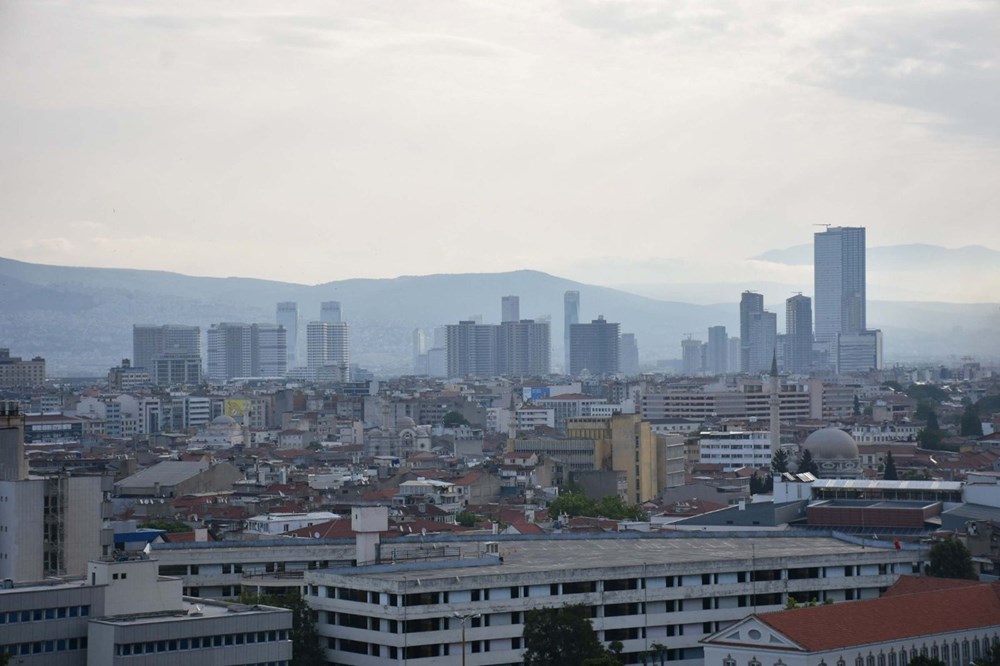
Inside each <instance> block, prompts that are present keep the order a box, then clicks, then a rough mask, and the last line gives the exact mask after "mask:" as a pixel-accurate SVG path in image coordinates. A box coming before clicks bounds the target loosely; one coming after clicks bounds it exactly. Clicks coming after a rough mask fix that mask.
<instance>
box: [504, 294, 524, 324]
mask: <svg viewBox="0 0 1000 666" xmlns="http://www.w3.org/2000/svg"><path fill="white" fill-rule="evenodd" d="M505 321H521V299H520V298H519V297H518V296H504V297H502V298H501V299H500V323H501V324H502V323H503V322H505Z"/></svg>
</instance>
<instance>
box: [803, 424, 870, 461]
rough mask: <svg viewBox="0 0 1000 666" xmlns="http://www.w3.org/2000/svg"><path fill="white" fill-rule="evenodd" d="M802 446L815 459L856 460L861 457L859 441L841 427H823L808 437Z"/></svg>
mask: <svg viewBox="0 0 1000 666" xmlns="http://www.w3.org/2000/svg"><path fill="white" fill-rule="evenodd" d="M802 448H803V449H805V450H807V451H809V453H811V454H812V457H813V460H817V461H819V460H854V459H857V458H858V457H859V454H858V443H857V442H855V441H854V438H853V437H851V436H850V435H849V434H847V433H846V432H844V431H843V430H841V429H840V428H822V429H820V430H817V431H816V432H814V433H812V434H811V435H809V436H808V437H806V441H804V442H803V443H802Z"/></svg>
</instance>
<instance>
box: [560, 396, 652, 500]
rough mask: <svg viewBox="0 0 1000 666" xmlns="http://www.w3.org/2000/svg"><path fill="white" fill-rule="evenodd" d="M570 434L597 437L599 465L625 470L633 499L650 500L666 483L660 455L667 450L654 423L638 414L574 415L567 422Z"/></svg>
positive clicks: (577, 436)
mask: <svg viewBox="0 0 1000 666" xmlns="http://www.w3.org/2000/svg"><path fill="white" fill-rule="evenodd" d="M566 435H567V436H569V437H572V438H586V439H592V440H594V442H595V446H596V447H597V452H596V453H595V456H596V460H595V464H597V465H598V467H597V469H601V470H605V471H616V472H624V473H625V476H626V488H627V492H626V498H627V500H628V502H629V503H631V504H641V503H642V502H646V501H649V500H651V499H653V498H654V497H656V496H657V495H659V494H660V491H661V490H663V487H664V486H665V485H666V479H665V478H661V476H660V473H659V472H660V466H661V465H660V457H661V456H662V455H664V454H665V451H660V450H659V448H658V446H657V444H658V439H657V436H656V433H654V432H653V431H652V429H651V428H650V424H649V423H648V422H647V421H643V420H642V419H641V418H640V417H639V416H638V415H637V414H616V415H614V416H611V417H609V418H593V417H578V418H572V419H569V423H568V424H567V427H566ZM664 474H665V469H664Z"/></svg>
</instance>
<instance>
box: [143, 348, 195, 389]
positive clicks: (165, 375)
mask: <svg viewBox="0 0 1000 666" xmlns="http://www.w3.org/2000/svg"><path fill="white" fill-rule="evenodd" d="M150 375H151V379H152V380H153V382H154V383H155V384H157V385H159V386H197V385H198V384H201V380H202V367H201V355H197V356H195V355H192V354H182V353H176V354H175V353H170V352H168V353H164V354H159V355H157V356H156V357H155V358H154V359H153V367H152V368H151V370H150Z"/></svg>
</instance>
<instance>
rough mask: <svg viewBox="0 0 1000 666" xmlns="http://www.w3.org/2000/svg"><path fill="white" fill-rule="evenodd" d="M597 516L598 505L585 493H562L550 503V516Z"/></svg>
mask: <svg viewBox="0 0 1000 666" xmlns="http://www.w3.org/2000/svg"><path fill="white" fill-rule="evenodd" d="M564 513H565V514H566V515H567V516H594V515H597V503H596V502H595V501H594V500H592V499H590V498H589V497H587V496H586V495H584V494H583V493H574V492H561V493H559V497H557V498H555V499H554V500H552V501H551V502H549V515H550V516H552V517H556V516H561V515H562V514H564Z"/></svg>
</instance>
